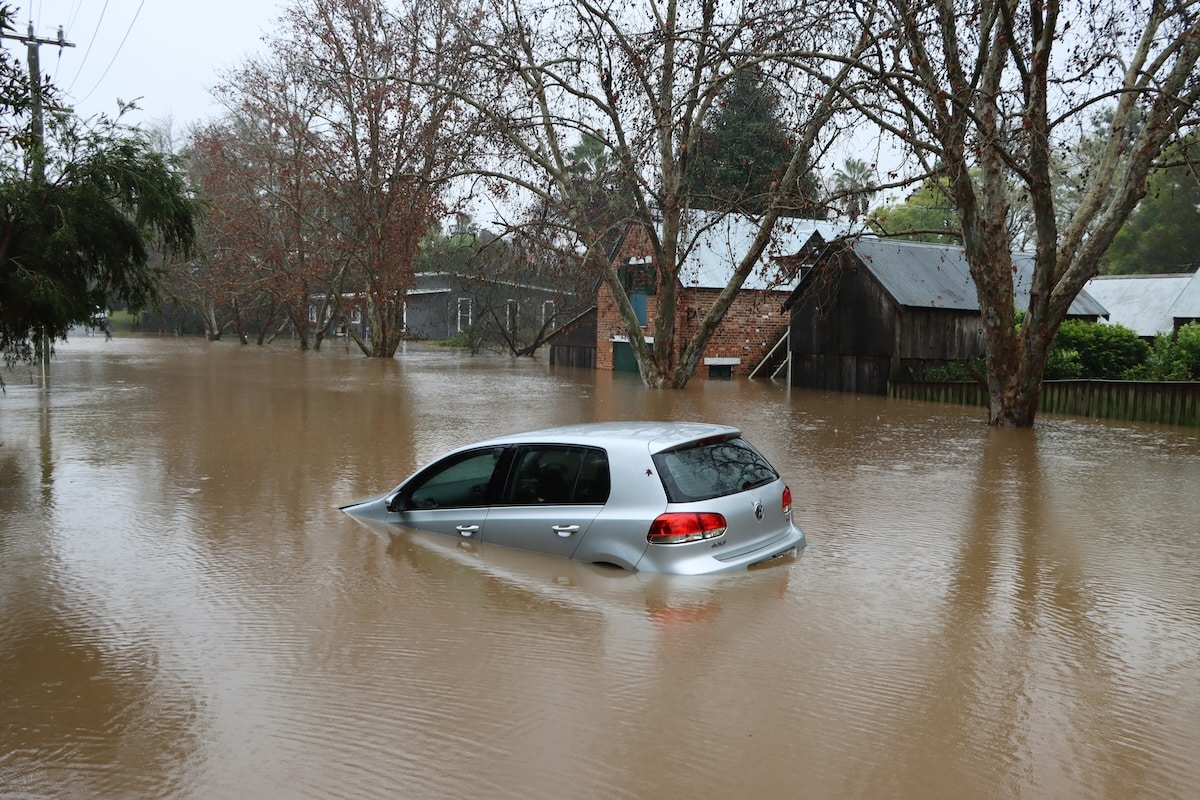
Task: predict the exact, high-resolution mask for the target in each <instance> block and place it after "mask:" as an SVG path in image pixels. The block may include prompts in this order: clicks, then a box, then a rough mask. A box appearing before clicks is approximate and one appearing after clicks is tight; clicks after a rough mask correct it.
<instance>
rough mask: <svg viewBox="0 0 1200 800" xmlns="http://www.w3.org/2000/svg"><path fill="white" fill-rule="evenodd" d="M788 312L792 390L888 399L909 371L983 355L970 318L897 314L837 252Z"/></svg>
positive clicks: (865, 273) (920, 311)
mask: <svg viewBox="0 0 1200 800" xmlns="http://www.w3.org/2000/svg"><path fill="white" fill-rule="evenodd" d="M791 311H792V316H791V333H792V336H791V352H792V385H794V386H803V387H806V388H812V389H827V390H831V391H839V392H860V393H864V394H887V391H888V388H887V387H888V382H889V381H893V380H897V379H899V378H902V377H908V374H909V373H908V370H912V371H913V372H914V373H915V374H920V373H921V372H922V371H923V369H924V368H925V367H927V366H937V365H941V364H944V363H946V362H947V361H952V360H955V359H959V358H974V357H976V356H979V355H981V354H982V353H983V348H982V342H981V336H980V334H981V330H982V323H981V320H980V318H979V315H978V314H977V313H975V312H964V311H948V310H945V309H938V308H900V307H899V306H897V305H896V303H895V302H894V301H893V300H892V298H891V296H890V295H889V294H888V293H887V292H886V291H885V290H884V288H883V287H882V286H881V285H880V284H879V282H878V281H877V280H875V278H874V276H873V275H872V274H871V272H870V270H868V269H866V268H865V267H862V266H861V265H860V264H858V263H857V261H856V259H855V258H854V257H853V256H852V255H850V254H847V253H844V252H843V253H841V254H839V255H838V256H836V257H834V258H830V259H827V260H825V261H822V262H820V263H818V264H817V265H816V266H815V267H813V271H812V272H811V273H810V274H808V275H807V276H806V277H805V279H804V286H803V287H802V290H801V292H800V294H799V296H798V298H797V299H796V300H794V301H793V303H792V308H791ZM902 365H903V367H904V370H903V371H902V369H901V366H902Z"/></svg>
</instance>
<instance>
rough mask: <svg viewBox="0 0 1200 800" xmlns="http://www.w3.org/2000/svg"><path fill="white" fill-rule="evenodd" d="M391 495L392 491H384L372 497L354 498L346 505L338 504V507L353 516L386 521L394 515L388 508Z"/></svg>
mask: <svg viewBox="0 0 1200 800" xmlns="http://www.w3.org/2000/svg"><path fill="white" fill-rule="evenodd" d="M391 496H392V492H384V493H383V494H377V495H374V496H372V497H364V498H363V499H361V500H353V501H351V502H349V503H346V504H345V505H340V506H338V509H339V510H341V511H344V512H346V513H347V514H349V515H350V516H352V517H359V518H362V519H374V520H379V521H380V522H384V521H387V520H388V519H390V518H392V516H393V512H391V511H388V510H387V501H388V498H389V497H391Z"/></svg>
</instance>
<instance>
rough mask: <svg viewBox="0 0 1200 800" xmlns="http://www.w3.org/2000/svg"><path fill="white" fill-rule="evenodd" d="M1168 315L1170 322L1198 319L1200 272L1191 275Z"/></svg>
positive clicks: (1199, 312)
mask: <svg viewBox="0 0 1200 800" xmlns="http://www.w3.org/2000/svg"><path fill="white" fill-rule="evenodd" d="M1170 313H1171V320H1172V322H1173V321H1174V320H1176V319H1195V318H1196V317H1200V272H1193V273H1192V275H1191V280H1189V281H1188V283H1187V285H1186V286H1184V287H1183V291H1181V292H1180V293H1179V297H1178V298H1176V300H1175V302H1174V303H1173V304H1172V305H1171V312H1170Z"/></svg>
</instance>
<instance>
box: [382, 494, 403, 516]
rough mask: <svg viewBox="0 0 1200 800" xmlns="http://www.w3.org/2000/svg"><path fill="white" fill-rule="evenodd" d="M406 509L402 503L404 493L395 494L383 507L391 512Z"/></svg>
mask: <svg viewBox="0 0 1200 800" xmlns="http://www.w3.org/2000/svg"><path fill="white" fill-rule="evenodd" d="M407 507H408V505H407V504H406V503H405V502H404V492H396V493H395V494H394V495H392V496H391V497H389V498H388V501H387V505H386V506H385V508H387V510H388V511H392V512H399V511H404V510H405V509H406V508H407Z"/></svg>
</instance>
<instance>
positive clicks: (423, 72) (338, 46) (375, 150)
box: [273, 0, 467, 358]
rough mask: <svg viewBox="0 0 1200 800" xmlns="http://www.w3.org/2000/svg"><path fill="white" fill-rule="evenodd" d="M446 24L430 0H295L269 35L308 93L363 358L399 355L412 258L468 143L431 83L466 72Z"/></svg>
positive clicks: (450, 105) (456, 79) (458, 80)
mask: <svg viewBox="0 0 1200 800" xmlns="http://www.w3.org/2000/svg"><path fill="white" fill-rule="evenodd" d="M393 6H394V7H393ZM452 34H453V31H452V29H451V28H450V27H449V25H448V24H447V17H446V11H445V10H444V8H443V7H442V6H441V5H438V4H436V3H420V2H416V0H406V1H405V2H402V3H400V4H386V3H384V2H383V0H296V2H295V4H294V5H293V7H292V8H291V9H290V11H289V12H288V13H287V15H286V29H285V32H284V34H283V37H284V38H282V39H281V40H280V41H278V42H275V43H274V44H273V46H276V47H279V48H286V49H287V50H288V51H290V52H292V53H294V54H297V56H298V57H297V58H296V59H295V63H296V64H297V68H296V71H295V74H294V75H292V76H291V80H293V81H296V82H299V83H303V84H304V85H306V86H308V87H310V88H311V90H312V91H313V92H314V95H315V98H314V102H313V105H312V111H313V113H314V122H313V124H314V129H315V131H316V133H317V136H315V137H314V139H313V141H312V144H311V146H312V148H313V154H314V158H315V160H316V162H317V163H318V164H319V166H320V170H321V175H322V179H323V181H324V182H325V184H326V185H327V187H328V189H329V192H330V195H331V196H332V197H333V198H334V202H335V204H336V207H337V214H336V215H335V216H334V217H333V219H334V221H335V222H336V224H337V225H338V228H339V231H338V238H339V240H340V241H341V243H342V244H343V245H344V246H345V248H346V250H345V253H346V255H347V256H348V257H349V258H350V260H351V262H350V263H351V267H352V275H351V276H350V277H349V278H348V280H352V281H353V282H354V287H353V291H355V292H357V294H358V297H359V299H360V301H361V302H362V303H363V305H364V306H365V316H366V320H367V324H368V328H369V339H368V338H363V337H361V336H360V335H359V333H358V332H357V331H356V330H354V329H353V328H351V329H349V331H350V333H351V335H352V336H353V337H354V339H355V341H356V342H357V344H358V345H359V347H360V348H361V349H362V351H363V352H364V353H365V354H367V355H370V356H381V357H385V358H390V357H392V356H393V355H395V352H396V348H397V347H398V346H399V344H400V341H401V337H402V335H403V319H404V316H403V315H404V293H405V291H406V290H407V289H408V288H409V287H410V286H411V285H412V265H413V260H414V258H415V257H416V255H417V250H418V246H419V243H420V240H421V237H422V236H423V235H424V233H425V231H426V230H427V229H428V228H429V225H430V223H431V221H433V220H434V219H436V218H437V217H438V216H440V215H441V214H442V213H444V212H445V211H446V210H447V209H446V207H445V203H444V198H445V196H446V184H445V183H444V179H445V177H446V175H447V173H448V172H449V170H450V169H451V168H452V166H453V165H454V164H456V163H457V160H458V159H459V158H460V157H461V156H462V155H463V153H464V151H465V143H466V142H467V140H466V139H464V137H461V136H458V135H456V133H455V129H454V126H455V123H456V108H457V103H456V101H455V100H454V99H453V96H452V95H449V94H447V93H446V92H444V91H440V90H435V89H431V88H429V87H443V86H445V87H450V88H455V89H458V88H460V87H461V86H462V84H463V83H464V82H465V81H466V80H467V77H466V73H465V72H464V71H463V70H462V69H461V63H460V60H459V59H458V56H457V48H456V44H455V42H454V40H453V38H452Z"/></svg>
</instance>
